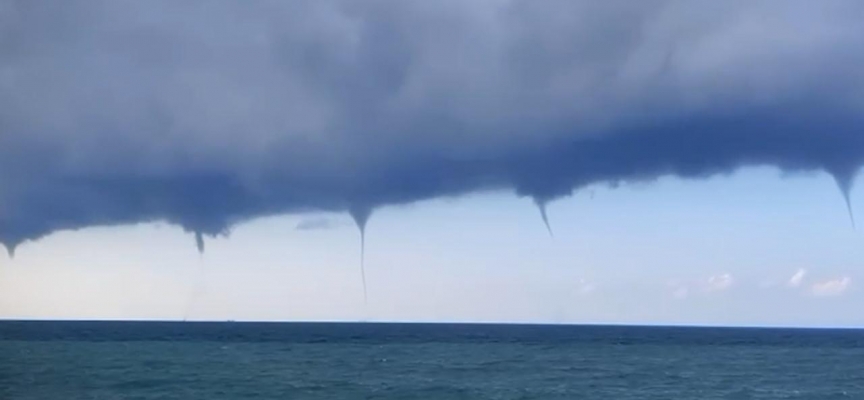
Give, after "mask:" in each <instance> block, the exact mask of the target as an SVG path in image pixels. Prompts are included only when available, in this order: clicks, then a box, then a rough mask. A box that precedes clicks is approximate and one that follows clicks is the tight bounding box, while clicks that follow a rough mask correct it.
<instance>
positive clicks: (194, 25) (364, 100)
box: [0, 0, 864, 248]
mask: <svg viewBox="0 0 864 400" xmlns="http://www.w3.org/2000/svg"><path fill="white" fill-rule="evenodd" d="M862 20H864V3H861V2H859V1H851V0H850V1H843V0H836V1H830V0H829V1H824V2H813V1H809V0H808V1H794V0H786V1H780V0H777V1H726V2H717V1H698V0H697V1H694V0H687V1H639V2H634V1H606V2H597V1H572V0H568V1H556V0H550V1H529V0H510V1H508V0H477V1H437V2H429V1H396V0H393V1H365V2H355V1H323V0H315V1H312V0H309V1H305V0H300V1H265V0H261V1H254V2H248V1H224V0H213V1H210V0H208V1H203V0H202V1H198V0H193V1H167V0H155V1H146V2H142V1H125V0H86V1H85V0H72V1H63V2H48V1H40V0H36V1H34V0H21V1H14V0H0V242H2V243H5V244H6V245H7V246H9V247H13V248H14V246H16V245H17V244H18V243H21V242H22V241H24V240H28V239H30V240H32V239H37V238H39V237H41V236H44V235H46V234H49V233H51V232H53V231H56V230H62V229H79V228H84V227H88V226H94V225H116V224H131V223H137V222H144V221H153V220H167V221H170V222H172V223H176V224H179V225H181V226H182V227H183V228H184V229H186V230H189V231H193V232H198V233H200V234H206V235H216V234H222V233H227V231H228V229H229V228H230V227H231V226H233V225H235V224H237V223H241V222H243V221H246V220H249V219H251V218H256V217H260V216H267V215H275V214H281V213H302V212H307V211H348V210H350V212H351V214H352V215H353V216H355V219H356V218H357V217H358V216H360V217H361V218H360V219H362V220H363V221H364V222H365V220H366V218H368V215H369V212H370V211H371V210H372V209H374V208H375V207H378V206H381V205H387V204H398V203H408V202H412V201H417V200H422V199H428V198H434V197H439V196H455V195H460V194H464V193H468V192H472V191H478V190H489V189H514V190H515V191H516V192H517V193H518V194H520V195H524V196H530V197H533V198H534V199H535V201H537V203H538V205H540V206H541V207H542V206H543V205H544V204H545V203H546V202H548V201H550V200H552V199H555V198H558V197H561V196H566V195H568V194H570V193H571V192H572V191H573V190H576V189H578V188H580V187H584V186H586V185H588V184H592V183H596V182H611V183H616V182H622V181H623V182H626V181H638V180H649V179H654V178H656V177H659V176H662V175H678V176H683V177H692V178H702V177H707V176H710V175H712V174H717V173H725V172H729V171H733V170H735V169H736V168H739V167H742V166H749V165H772V166H777V167H780V168H782V169H785V170H790V171H799V170H801V171H806V170H824V171H827V172H829V173H830V174H832V175H833V176H834V177H835V178H836V179H837V180H838V184H839V185H840V187H841V189H842V190H843V191H844V193H848V190H849V187H850V186H851V182H852V179H853V177H854V175H855V173H856V172H857V169H858V167H859V166H860V165H861V163H862V161H864V134H862V132H861V128H862V126H864V123H862V122H864V121H862V109H864V90H862V89H864V88H862V84H864V79H862V78H864V68H862V67H864V52H862V51H861V49H862V48H864V24H861V23H860V21H862ZM550 233H551V230H550ZM199 243H200V244H201V245H202V246H203V242H201V241H199Z"/></svg>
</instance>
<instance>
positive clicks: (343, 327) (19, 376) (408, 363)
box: [0, 322, 864, 400]
mask: <svg viewBox="0 0 864 400" xmlns="http://www.w3.org/2000/svg"><path fill="white" fill-rule="evenodd" d="M0 399H2V400H18V399H22V400H23V399H40V400H43V399H47V400H51V399H64V400H65V399H112V400H113V399H208V400H209V399H430V400H431V399H622V400H626V399H820V400H821V399H864V331H854V330H788V329H776V330H774V329H727V328H723V329H718V328H668V327H608V326H605V327H604V326H520V325H449V324H442V325H414V324H305V323H304V324H251V323H161V322H160V323H155V322H135V323H132V322H0Z"/></svg>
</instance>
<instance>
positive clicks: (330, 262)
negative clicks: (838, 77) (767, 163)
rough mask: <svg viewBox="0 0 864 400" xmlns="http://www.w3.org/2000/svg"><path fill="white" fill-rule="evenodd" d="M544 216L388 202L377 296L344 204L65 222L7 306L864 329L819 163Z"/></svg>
mask: <svg viewBox="0 0 864 400" xmlns="http://www.w3.org/2000/svg"><path fill="white" fill-rule="evenodd" d="M592 193H593V198H592ZM549 215H550V219H551V223H552V227H553V230H554V233H555V237H554V238H550V237H549V235H548V234H547V233H546V231H545V228H544V227H543V225H542V222H541V221H540V218H539V215H538V212H537V209H536V208H535V207H534V206H533V204H532V203H531V201H530V200H529V199H525V198H517V197H515V196H512V195H508V194H506V193H486V194H478V195H473V196H468V197H465V198H456V199H442V200H433V201H428V202H421V203H418V204H414V205H410V206H404V207H391V208H384V209H382V210H379V211H378V212H376V213H375V215H373V218H372V219H371V220H370V222H369V226H368V239H367V240H368V242H367V245H368V248H367V253H366V256H367V274H368V286H369V303H368V304H366V305H364V304H363V299H362V289H361V285H360V275H359V243H358V242H359V240H358V233H357V229H356V228H355V227H354V226H353V223H352V221H351V220H350V218H349V217H348V216H347V214H333V213H322V214H315V215H309V216H302V217H296V216H286V217H275V218H266V219H261V220H257V221H253V222H250V223H248V224H245V225H241V226H240V227H238V228H237V229H236V230H235V232H233V234H232V235H231V236H230V237H229V238H227V239H217V240H209V241H208V243H207V245H208V246H207V252H206V253H205V254H204V255H203V256H199V254H198V253H197V251H196V250H195V247H194V240H193V238H192V237H191V235H189V234H188V233H184V232H182V231H181V230H179V229H177V228H175V227H170V226H167V225H164V224H147V225H140V226H135V227H120V228H94V229H85V230H82V231H78V232H60V233H57V234H54V235H52V236H50V237H48V238H46V239H43V240H41V241H39V242H36V243H28V244H25V245H24V246H22V247H21V248H20V249H19V253H18V255H17V257H16V259H15V260H14V261H10V260H3V268H2V269H0V278H2V279H0V316H2V317H4V318H87V319H91V318H95V319H102V318H110V319H115V318H121V319H123V318H134V319H181V318H184V317H185V318H189V319H206V320H210V319H216V320H225V319H236V320H244V319H252V320H385V321H390V320H399V321H473V322H478V321H480V322H482V321H505V322H540V323H648V324H712V325H717V324H719V325H791V326H862V325H864V320H862V319H861V316H860V313H858V312H857V311H856V310H857V307H858V305H859V304H860V302H861V300H862V297H861V293H860V291H858V290H857V288H856V286H857V284H858V282H860V281H861V278H862V277H861V274H860V271H862V268H864V250H862V249H864V247H862V239H864V238H862V237H861V234H860V232H857V231H855V230H853V229H852V228H851V226H850V223H849V220H848V216H847V214H846V211H845V208H844V206H843V203H842V198H841V197H840V195H839V194H838V192H837V190H836V187H835V186H834V185H833V182H832V181H831V180H830V178H829V177H828V176H827V175H825V174H821V173H814V174H803V175H793V176H783V175H782V174H781V173H779V172H777V171H776V170H774V169H770V168H760V169H748V170H744V171H741V172H739V173H735V174H733V175H730V176H723V177H717V178H714V179H710V180H705V181H687V180H680V179H675V178H662V179H660V180H659V181H658V182H655V183H651V184H636V185H623V186H620V187H618V188H614V189H612V188H609V187H606V186H596V187H592V188H590V189H586V190H584V191H582V192H580V193H577V194H576V195H575V196H573V197H572V198H567V199H562V200H560V201H556V202H554V203H552V204H550V206H549ZM304 219H307V220H308V219H326V220H327V221H329V223H328V225H329V226H328V227H327V228H326V229H316V230H297V229H296V226H297V224H298V223H299V222H301V221H302V220H304ZM796 275H799V277H798V278H795V276H796Z"/></svg>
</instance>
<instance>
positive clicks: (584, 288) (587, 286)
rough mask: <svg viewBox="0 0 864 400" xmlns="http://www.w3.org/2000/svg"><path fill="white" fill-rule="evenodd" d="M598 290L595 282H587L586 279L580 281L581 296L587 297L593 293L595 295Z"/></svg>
mask: <svg viewBox="0 0 864 400" xmlns="http://www.w3.org/2000/svg"><path fill="white" fill-rule="evenodd" d="M596 289H597V286H596V285H595V284H594V283H593V282H590V281H587V280H585V279H579V285H578V290H579V294H581V295H585V296H587V295H589V294H591V293H594V290H596Z"/></svg>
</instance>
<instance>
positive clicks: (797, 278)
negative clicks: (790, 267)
mask: <svg viewBox="0 0 864 400" xmlns="http://www.w3.org/2000/svg"><path fill="white" fill-rule="evenodd" d="M805 275H807V271H806V270H805V269H804V268H799V269H798V271H796V272H795V275H792V277H791V278H789V282H787V285H789V287H793V288H797V287H799V286H801V283H802V282H804V276H805Z"/></svg>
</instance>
